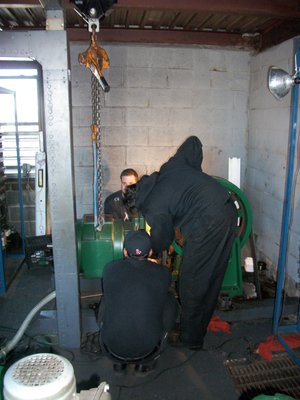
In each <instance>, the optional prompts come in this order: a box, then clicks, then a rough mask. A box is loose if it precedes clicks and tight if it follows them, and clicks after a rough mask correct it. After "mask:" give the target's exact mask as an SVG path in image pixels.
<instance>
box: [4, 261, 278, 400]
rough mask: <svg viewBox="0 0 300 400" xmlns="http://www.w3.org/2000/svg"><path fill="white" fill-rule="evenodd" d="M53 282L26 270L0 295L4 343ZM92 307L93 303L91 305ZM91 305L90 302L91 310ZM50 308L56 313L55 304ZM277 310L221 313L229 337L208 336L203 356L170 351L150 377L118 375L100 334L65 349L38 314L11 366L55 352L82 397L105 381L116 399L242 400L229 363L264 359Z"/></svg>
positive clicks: (257, 307) (253, 304)
mask: <svg viewBox="0 0 300 400" xmlns="http://www.w3.org/2000/svg"><path fill="white" fill-rule="evenodd" d="M53 282H54V275H53V268H52V267H51V266H38V265H37V266H34V267H32V268H30V269H28V268H27V267H26V265H23V266H22V268H21V269H20V271H19V273H18V275H17V276H16V278H15V279H14V281H13V283H12V284H11V286H10V288H9V289H8V291H7V292H6V293H5V294H4V295H1V296H0V321H1V326H0V338H1V339H2V343H3V341H4V340H5V338H11V337H13V335H14V333H15V332H16V330H17V329H18V328H19V326H20V325H21V323H22V322H23V320H24V319H25V317H26V316H27V314H28V312H29V311H30V310H31V309H32V307H33V306H35V305H36V304H37V303H38V302H39V301H40V300H41V299H42V298H43V297H45V296H46V295H47V294H48V293H50V292H51V291H52V290H53V289H54V283H53ZM93 302H94V300H93V298H92V301H91V302H90V303H91V304H92V303H93ZM88 303H89V301H88V300H85V302H84V307H86V308H87V309H88V308H89V304H88ZM45 309H47V310H50V309H54V302H53V303H52V304H51V303H49V304H48V306H47V307H45ZM272 310H273V300H272V299H267V300H262V301H260V302H259V301H256V300H252V301H244V302H239V303H236V304H234V308H233V310H231V311H218V310H216V315H219V316H220V317H221V319H222V320H224V321H228V322H229V323H230V333H225V332H222V331H221V332H212V331H209V332H208V334H207V336H206V339H205V344H204V349H203V350H201V351H191V350H188V349H185V348H173V347H170V346H167V348H166V349H165V351H164V353H163V354H162V355H161V357H160V359H159V360H158V363H157V366H156V368H155V370H154V371H152V372H150V373H147V374H141V373H137V372H135V371H132V370H129V371H127V372H126V373H123V374H121V373H116V372H114V370H113V365H112V362H111V361H110V360H108V359H107V358H105V357H104V356H103V355H102V354H101V353H100V351H99V345H98V335H97V332H92V333H90V334H89V333H88V332H83V339H82V348H81V349H76V350H74V349H62V348H60V347H59V345H58V344H57V343H56V341H57V337H56V332H55V329H52V327H51V324H48V328H45V327H47V321H46V323H45V319H42V318H41V316H40V315H37V316H36V317H35V318H34V320H33V321H32V323H31V324H30V326H29V327H28V330H27V331H26V335H24V337H23V338H22V340H21V341H20V343H19V345H18V346H17V348H16V349H15V350H14V351H13V352H12V353H11V354H10V355H9V356H8V358H7V366H9V365H11V364H12V363H13V362H15V361H16V360H18V359H20V358H22V357H24V356H26V355H28V354H33V353H37V352H54V353H57V354H60V355H62V356H64V357H66V358H67V359H68V360H69V361H70V362H71V363H72V365H73V367H74V371H75V377H76V382H77V391H78V392H80V391H81V390H84V389H85V390H86V389H90V388H92V387H96V386H97V385H98V384H99V383H100V382H103V381H106V382H107V383H108V384H109V386H110V393H111V395H112V399H113V400H127V399H128V400H129V399H130V400H135V399H139V400H141V399H143V400H150V399H151V400H154V399H156V400H171V399H172V400H177V399H178V400H179V399H180V400H182V399H195V400H196V399H197V400H200V399H206V400H216V399H218V400H222V399H224V400H229V399H230V400H235V399H242V398H243V395H242V393H240V392H239V391H238V390H237V388H236V387H235V384H234V382H233V379H232V377H231V375H230V373H229V372H228V369H227V368H226V365H225V363H226V361H228V360H232V359H241V358H245V359H246V360H249V362H251V361H254V360H257V359H260V356H259V355H258V354H256V353H255V350H256V348H257V345H258V344H259V343H260V342H262V341H264V340H265V339H266V338H267V337H268V336H270V335H271V334H272V327H271V324H272V320H271V318H272ZM89 311H90V312H92V311H91V310H89ZM83 312H84V310H83ZM52 323H53V321H52ZM257 394H259V392H258V393H257Z"/></svg>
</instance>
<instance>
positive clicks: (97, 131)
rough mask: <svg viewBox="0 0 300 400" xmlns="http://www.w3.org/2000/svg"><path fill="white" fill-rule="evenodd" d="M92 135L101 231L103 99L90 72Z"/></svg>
mask: <svg viewBox="0 0 300 400" xmlns="http://www.w3.org/2000/svg"><path fill="white" fill-rule="evenodd" d="M91 86H92V120H93V125H92V131H93V134H92V135H96V138H94V140H95V141H96V148H97V196H96V198H97V226H96V229H97V230H98V231H101V229H102V227H103V225H104V207H103V168H102V132H101V106H102V101H103V96H102V95H101V94H102V89H101V87H100V84H99V81H98V79H97V78H96V77H95V76H94V75H93V74H92V81H91Z"/></svg>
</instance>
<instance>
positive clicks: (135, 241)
mask: <svg viewBox="0 0 300 400" xmlns="http://www.w3.org/2000/svg"><path fill="white" fill-rule="evenodd" d="M124 248H125V249H126V250H127V252H128V254H129V255H130V256H133V257H145V256H147V255H148V254H149V251H150V249H151V240H150V236H149V235H148V234H147V233H146V232H145V231H130V232H128V233H127V235H126V237H125V240H124Z"/></svg>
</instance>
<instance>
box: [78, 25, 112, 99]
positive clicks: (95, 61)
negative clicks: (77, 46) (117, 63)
mask: <svg viewBox="0 0 300 400" xmlns="http://www.w3.org/2000/svg"><path fill="white" fill-rule="evenodd" d="M78 59H79V62H80V64H83V65H85V66H86V68H89V69H90V70H91V71H92V73H93V74H94V75H95V77H96V78H97V79H98V81H99V83H100V85H101V88H102V89H103V90H104V92H109V90H110V87H109V84H108V83H107V81H106V79H105V78H104V76H103V74H102V69H107V68H109V57H108V55H107V53H106V51H105V50H104V49H103V48H102V47H99V46H98V45H97V36H96V29H95V27H93V29H92V33H91V44H90V47H89V48H88V49H87V50H86V51H85V52H84V53H81V54H79V57H78Z"/></svg>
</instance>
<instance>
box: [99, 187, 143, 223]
mask: <svg viewBox="0 0 300 400" xmlns="http://www.w3.org/2000/svg"><path fill="white" fill-rule="evenodd" d="M104 214H105V215H109V216H111V217H112V218H115V219H122V220H123V221H126V220H127V219H131V218H132V217H138V216H139V214H138V212H137V210H130V209H129V208H128V207H127V206H126V205H125V204H124V198H123V193H122V190H118V191H117V192H115V193H112V194H111V195H109V196H108V197H107V198H106V199H105V202H104Z"/></svg>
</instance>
